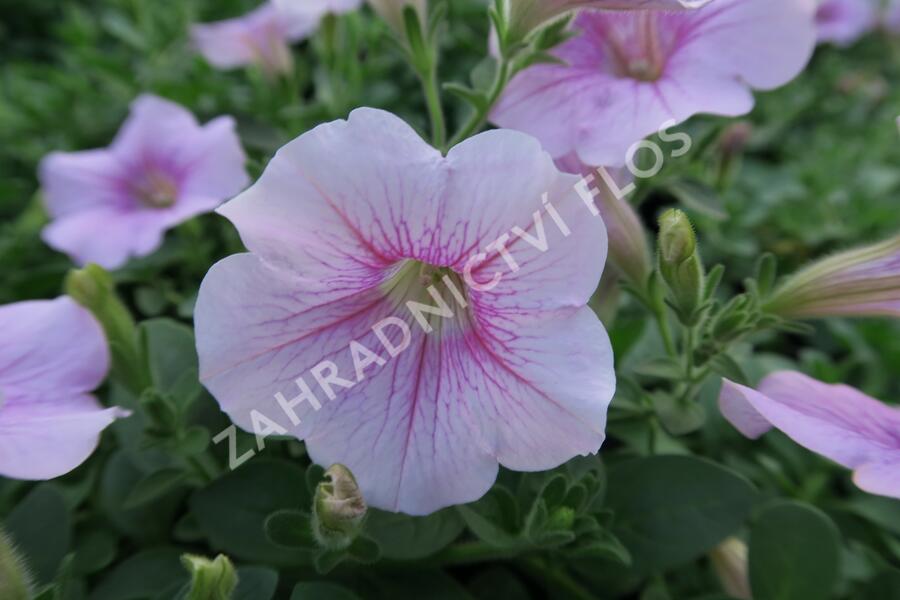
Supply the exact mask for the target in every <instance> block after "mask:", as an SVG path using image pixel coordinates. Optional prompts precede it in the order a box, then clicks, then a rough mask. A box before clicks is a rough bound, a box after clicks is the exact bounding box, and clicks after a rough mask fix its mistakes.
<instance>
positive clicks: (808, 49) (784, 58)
mask: <svg viewBox="0 0 900 600" xmlns="http://www.w3.org/2000/svg"><path fill="white" fill-rule="evenodd" d="M814 12H815V0H715V1H714V2H712V3H710V4H709V5H708V6H706V7H704V8H702V9H700V10H698V11H694V12H690V13H684V16H685V18H686V19H688V20H689V21H690V23H689V25H688V29H689V30H688V32H687V33H688V39H686V40H685V41H684V42H683V43H682V44H681V48H680V49H679V52H685V53H686V54H687V56H688V57H690V58H694V59H698V60H703V62H705V63H707V64H709V65H711V66H717V67H718V68H717V69H715V70H716V71H717V72H719V73H722V74H725V73H731V74H732V75H733V76H736V77H738V78H740V79H741V80H742V81H744V82H746V83H747V85H749V86H751V87H753V88H754V89H760V90H770V89H774V88H777V87H779V86H782V85H784V84H785V83H787V82H789V81H791V80H792V79H793V78H794V77H796V76H797V75H798V74H799V73H800V72H801V71H802V70H803V68H804V67H806V64H807V63H808V62H809V59H810V57H811V56H812V53H813V50H814V48H815V38H816V32H815V26H814V23H813V15H814Z"/></svg>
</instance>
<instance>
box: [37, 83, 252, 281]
mask: <svg viewBox="0 0 900 600" xmlns="http://www.w3.org/2000/svg"><path fill="white" fill-rule="evenodd" d="M244 161H245V157H244V152H243V150H242V149H241V144H240V140H239V139H238V137H237V134H236V133H235V124H234V120H233V119H232V118H231V117H219V118H217V119H214V120H213V121H210V122H209V123H207V124H206V125H204V126H201V125H199V124H198V123H197V121H196V119H194V117H193V115H191V113H190V112H188V111H187V110H185V109H184V108H182V107H181V106H179V105H177V104H175V103H173V102H170V101H168V100H164V99H162V98H158V97H156V96H150V95H144V96H141V97H139V98H138V99H137V100H135V101H134V102H133V103H132V105H131V114H130V115H129V117H128V119H127V120H126V121H125V123H124V125H123V126H122V128H121V129H120V130H119V133H118V135H117V136H116V138H115V140H113V143H112V144H111V145H110V146H109V147H108V148H104V149H100V150H86V151H81V152H53V153H52V154H49V155H48V156H46V157H45V158H44V160H43V161H41V165H40V172H39V176H40V180H41V185H42V188H43V192H44V201H45V204H46V206H47V210H48V212H49V213H50V216H51V217H52V218H53V222H52V223H50V225H48V226H47V227H46V228H45V229H44V231H43V238H44V241H46V242H47V244H49V245H50V246H52V247H53V248H55V249H57V250H59V251H61V252H65V253H67V254H68V255H69V256H71V257H72V259H73V260H74V261H76V262H78V263H80V264H84V263H88V262H93V263H97V264H99V265H101V266H103V267H106V268H110V269H113V268H117V267H120V266H121V265H123V264H124V263H125V262H126V261H127V260H128V258H129V257H131V256H145V255H147V254H150V253H151V252H153V251H154V250H155V249H156V248H158V247H159V245H160V244H161V243H162V238H163V234H164V233H165V231H166V230H167V229H169V228H170V227H173V226H174V225H177V224H178V223H181V222H183V221H186V220H188V219H189V218H191V217H193V216H195V215H197V214H200V213H204V212H208V211H211V210H212V209H214V208H215V207H217V206H218V205H219V204H221V203H222V201H223V200H225V199H227V198H229V197H231V196H233V195H234V194H236V193H238V192H239V191H241V189H243V188H244V186H246V185H247V183H248V181H249V179H248V176H247V172H246V170H245V169H244Z"/></svg>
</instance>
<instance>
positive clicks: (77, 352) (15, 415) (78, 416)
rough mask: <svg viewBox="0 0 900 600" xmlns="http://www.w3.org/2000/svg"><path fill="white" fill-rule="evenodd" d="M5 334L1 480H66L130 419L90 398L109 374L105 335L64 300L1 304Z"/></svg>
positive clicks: (0, 385)
mask: <svg viewBox="0 0 900 600" xmlns="http://www.w3.org/2000/svg"><path fill="white" fill-rule="evenodd" d="M0 331H2V332H3V334H2V339H0V475H2V476H4V477H10V478H14V479H52V478H54V477H59V476H60V475H64V474H65V473H68V472H69V471H71V470H72V469H74V468H75V467H77V466H78V465H80V464H81V463H82V462H84V461H85V460H86V459H87V458H88V456H90V455H91V453H92V452H93V451H94V449H95V448H96V447H97V443H98V441H99V438H100V433H101V432H102V431H103V430H104V429H105V428H106V427H107V426H108V425H109V424H110V423H112V422H113V421H114V420H115V419H117V418H121V417H124V416H127V414H128V413H127V411H124V410H122V409H120V408H103V407H102V406H101V405H100V403H98V402H97V400H96V399H95V398H94V397H93V396H91V395H90V392H91V391H92V390H93V389H94V388H96V387H97V386H98V385H100V383H101V382H102V381H103V379H104V378H105V377H106V371H107V370H108V369H109V352H108V350H107V347H106V338H105V337H104V335H103V330H102V329H101V328H100V325H99V324H98V323H97V321H96V320H94V317H93V316H92V315H91V314H90V313H89V312H88V311H87V310H85V309H84V308H82V307H81V306H79V305H78V304H76V303H75V302H74V301H73V300H72V299H71V298H68V297H65V296H64V297H61V298H57V299H56V300H43V301H30V302H18V303H15V304H6V305H4V306H0Z"/></svg>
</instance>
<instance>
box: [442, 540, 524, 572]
mask: <svg viewBox="0 0 900 600" xmlns="http://www.w3.org/2000/svg"><path fill="white" fill-rule="evenodd" d="M517 554H519V552H518V551H517V550H515V549H509V548H496V547H494V546H489V545H487V544H485V543H484V542H464V543H461V544H454V545H452V546H448V547H446V548H444V549H443V550H441V551H440V552H438V553H437V554H435V555H434V556H432V557H431V558H430V559H426V561H425V562H426V563H428V564H429V565H434V566H441V567H451V566H458V565H468V564H472V563H479V562H485V561H495V560H506V559H510V558H514V557H515V556H516V555H517Z"/></svg>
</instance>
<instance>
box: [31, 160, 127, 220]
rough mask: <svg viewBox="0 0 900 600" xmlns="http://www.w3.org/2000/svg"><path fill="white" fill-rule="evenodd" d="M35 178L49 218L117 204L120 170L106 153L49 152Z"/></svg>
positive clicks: (122, 173)
mask: <svg viewBox="0 0 900 600" xmlns="http://www.w3.org/2000/svg"><path fill="white" fill-rule="evenodd" d="M38 175H39V177H40V180H41V189H42V191H43V197H44V204H45V205H46V207H47V212H48V213H50V216H51V217H53V218H59V217H65V216H68V215H71V214H76V213H79V212H82V211H86V210H95V209H98V208H106V207H111V206H118V205H120V204H121V199H120V196H121V194H120V193H119V185H118V180H119V179H120V178H121V177H123V175H124V169H123V168H122V165H121V164H120V163H119V162H118V160H117V159H116V157H115V156H114V155H113V154H112V153H111V152H110V151H109V150H105V149H104V150H84V151H81V152H52V153H50V154H48V155H47V156H46V157H44V159H43V160H41V164H40V168H39V170H38Z"/></svg>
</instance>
